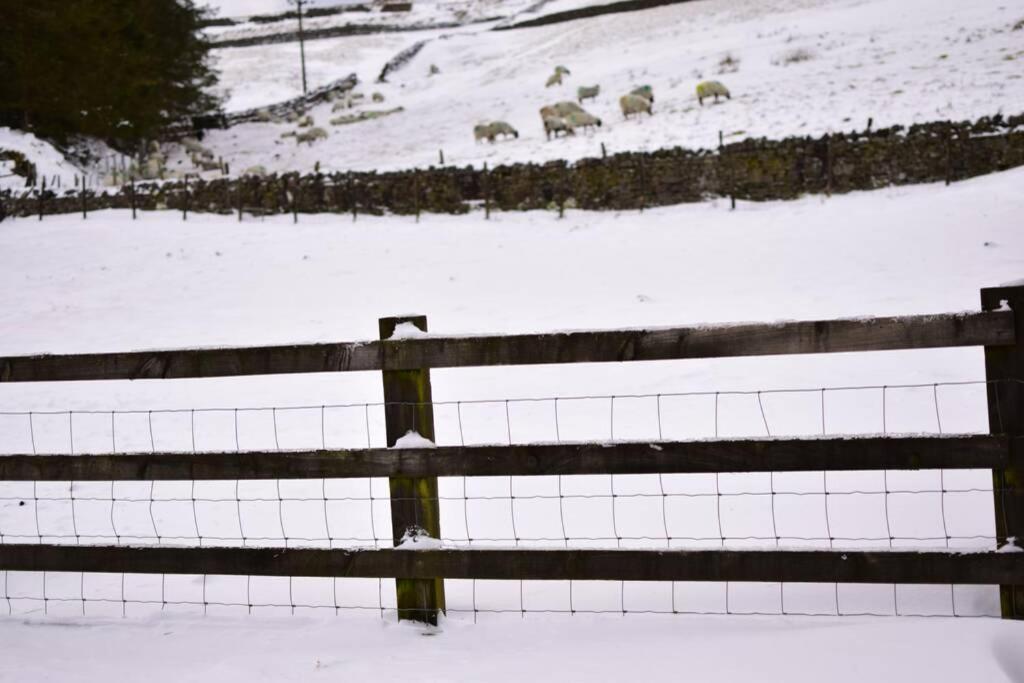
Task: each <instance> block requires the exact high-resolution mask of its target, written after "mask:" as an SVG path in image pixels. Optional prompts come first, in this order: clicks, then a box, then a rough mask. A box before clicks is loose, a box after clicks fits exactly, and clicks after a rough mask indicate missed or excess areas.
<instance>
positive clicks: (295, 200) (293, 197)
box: [286, 176, 302, 224]
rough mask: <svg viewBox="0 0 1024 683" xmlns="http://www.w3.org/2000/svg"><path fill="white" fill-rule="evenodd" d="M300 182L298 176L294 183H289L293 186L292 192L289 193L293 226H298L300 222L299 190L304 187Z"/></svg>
mask: <svg viewBox="0 0 1024 683" xmlns="http://www.w3.org/2000/svg"><path fill="white" fill-rule="evenodd" d="M300 180H301V179H300V178H299V177H298V176H296V178H295V181H294V182H291V183H288V184H290V185H291V191H290V192H288V202H289V203H290V204H291V205H292V224H298V222H299V188H300V187H302V184H301V182H300ZM286 182H287V181H286Z"/></svg>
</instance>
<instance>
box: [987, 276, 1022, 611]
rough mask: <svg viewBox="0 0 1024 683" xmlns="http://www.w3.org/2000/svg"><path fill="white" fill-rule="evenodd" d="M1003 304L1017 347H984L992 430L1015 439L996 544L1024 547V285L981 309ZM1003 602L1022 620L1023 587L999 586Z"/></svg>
mask: <svg viewBox="0 0 1024 683" xmlns="http://www.w3.org/2000/svg"><path fill="white" fill-rule="evenodd" d="M1004 305H1008V306H1009V307H1010V310H1012V311H1013V312H1014V321H1013V324H1014V328H1015V332H1016V339H1015V343H1014V345H1013V346H986V347H985V378H986V379H987V380H988V382H989V384H988V423H989V432H991V433H993V434H1003V435H1006V436H1009V437H1014V440H1013V442H1012V446H1011V448H1010V462H1009V465H1008V466H1007V467H1006V468H1004V469H1002V470H993V471H992V491H993V498H994V502H995V508H996V509H995V512H996V542H997V543H999V544H1003V543H1007V539H1008V538H1011V537H1015V538H1016V543H1017V547H1019V548H1024V438H1022V437H1024V285H1015V286H1010V287H990V288H985V289H983V290H981V308H982V310H985V311H994V310H996V309H999V308H1002V307H1003V306H1004ZM999 601H1000V604H1001V606H1002V614H1003V617H1004V618H1006V619H1024V584H1021V585H1014V586H1000V587H999Z"/></svg>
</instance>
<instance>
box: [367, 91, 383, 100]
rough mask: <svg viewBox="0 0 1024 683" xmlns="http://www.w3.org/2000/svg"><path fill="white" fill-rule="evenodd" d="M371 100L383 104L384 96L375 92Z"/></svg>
mask: <svg viewBox="0 0 1024 683" xmlns="http://www.w3.org/2000/svg"><path fill="white" fill-rule="evenodd" d="M370 99H371V100H373V101H374V102H383V101H384V95H382V94H380V93H379V92H375V93H373V94H372V95H370Z"/></svg>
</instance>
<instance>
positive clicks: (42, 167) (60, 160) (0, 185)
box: [0, 127, 82, 190]
mask: <svg viewBox="0 0 1024 683" xmlns="http://www.w3.org/2000/svg"><path fill="white" fill-rule="evenodd" d="M4 149H6V150H13V151H15V152H21V153H22V154H24V155H25V156H26V157H27V158H28V160H29V161H31V162H32V163H34V164H35V165H36V172H37V173H38V180H39V182H42V180H43V177H44V176H45V177H46V178H47V185H49V184H50V181H51V180H52V179H53V178H54V177H55V176H61V180H62V185H63V183H66V182H68V181H70V180H71V179H72V178H73V177H74V176H75V175H77V174H79V173H81V172H82V171H81V170H79V169H78V168H76V167H75V166H74V165H73V164H72V163H71V162H69V161H68V160H66V159H65V158H64V155H63V154H61V153H60V152H59V151H57V149H56V148H55V147H54V146H53V145H51V144H50V143H48V142H45V141H43V140H40V139H39V138H37V137H36V136H35V135H33V134H32V133H24V132H22V131H20V130H13V129H11V128H5V127H0V150H4ZM24 187H25V178H23V177H22V176H16V175H14V174H13V165H12V164H10V163H9V162H0V190H6V189H12V190H21V189H23V188H24Z"/></svg>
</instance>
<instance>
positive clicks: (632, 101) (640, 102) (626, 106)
mask: <svg viewBox="0 0 1024 683" xmlns="http://www.w3.org/2000/svg"><path fill="white" fill-rule="evenodd" d="M619 106H620V107H621V108H622V115H623V116H624V117H626V118H627V119H628V118H629V115H630V114H641V113H643V112H647V113H648V114H649V115H651V116H654V113H653V112H652V111H651V101H650V100H649V99H647V98H646V97H640V96H639V95H623V96H622V97H620V98H619Z"/></svg>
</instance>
